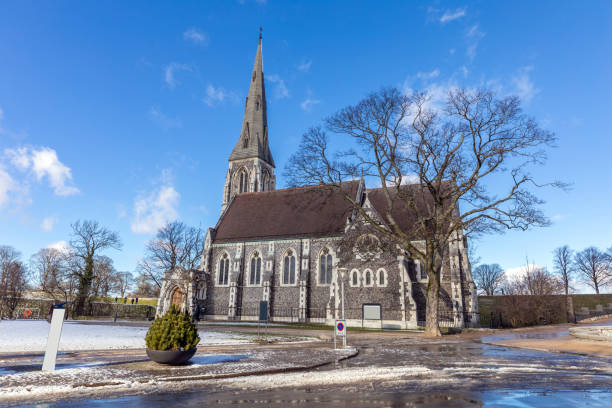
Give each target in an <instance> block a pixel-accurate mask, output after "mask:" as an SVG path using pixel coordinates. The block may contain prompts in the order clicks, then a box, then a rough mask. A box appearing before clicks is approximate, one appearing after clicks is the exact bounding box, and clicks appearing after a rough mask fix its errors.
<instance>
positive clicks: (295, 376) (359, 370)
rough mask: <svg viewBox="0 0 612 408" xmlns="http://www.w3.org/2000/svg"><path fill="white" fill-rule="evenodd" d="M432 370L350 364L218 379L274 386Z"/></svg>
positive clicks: (391, 376)
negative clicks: (308, 370)
mask: <svg viewBox="0 0 612 408" xmlns="http://www.w3.org/2000/svg"><path fill="white" fill-rule="evenodd" d="M430 373H431V370H430V369H429V368H427V367H424V366H412V367H402V366H399V367H352V368H346V369H338V370H332V371H317V372H297V373H284V374H272V375H260V376H250V377H237V378H230V379H224V380H218V383H220V384H222V385H227V386H231V387H250V388H277V387H302V386H316V385H321V384H325V385H331V384H347V383H356V382H361V381H379V380H387V379H395V378H405V377H415V376H422V375H429V374H430Z"/></svg>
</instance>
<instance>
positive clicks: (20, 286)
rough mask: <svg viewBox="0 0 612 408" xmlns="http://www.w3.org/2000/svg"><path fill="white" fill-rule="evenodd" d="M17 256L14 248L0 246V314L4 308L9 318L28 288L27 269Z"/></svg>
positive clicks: (18, 254)
mask: <svg viewBox="0 0 612 408" xmlns="http://www.w3.org/2000/svg"><path fill="white" fill-rule="evenodd" d="M19 258H21V254H20V253H19V251H17V250H16V249H15V248H13V247H10V246H0V314H1V312H2V309H4V308H6V310H7V312H8V317H9V318H11V319H12V318H13V315H14V313H15V309H16V308H17V306H18V305H19V303H20V302H21V299H22V298H23V294H24V292H25V291H26V290H27V288H28V271H27V269H26V267H25V265H24V264H23V263H22V262H21V261H20V259H19Z"/></svg>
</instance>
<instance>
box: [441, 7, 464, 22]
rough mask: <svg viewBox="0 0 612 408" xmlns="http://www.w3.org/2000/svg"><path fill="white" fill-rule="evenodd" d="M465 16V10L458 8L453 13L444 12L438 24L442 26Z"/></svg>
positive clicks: (449, 11)
mask: <svg viewBox="0 0 612 408" xmlns="http://www.w3.org/2000/svg"><path fill="white" fill-rule="evenodd" d="M464 16H465V8H459V9H457V10H455V11H451V10H446V11H445V12H444V14H442V17H440V22H441V23H442V24H445V23H448V22H449V21H453V20H457V19H459V18H461V17H464Z"/></svg>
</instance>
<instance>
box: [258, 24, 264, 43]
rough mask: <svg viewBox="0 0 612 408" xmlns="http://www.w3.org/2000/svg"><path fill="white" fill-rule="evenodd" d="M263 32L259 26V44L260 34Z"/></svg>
mask: <svg viewBox="0 0 612 408" xmlns="http://www.w3.org/2000/svg"><path fill="white" fill-rule="evenodd" d="M262 32H263V28H261V26H259V41H260V42H261V36H262V35H261V34H262Z"/></svg>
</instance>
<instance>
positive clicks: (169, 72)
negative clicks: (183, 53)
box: [164, 62, 191, 89]
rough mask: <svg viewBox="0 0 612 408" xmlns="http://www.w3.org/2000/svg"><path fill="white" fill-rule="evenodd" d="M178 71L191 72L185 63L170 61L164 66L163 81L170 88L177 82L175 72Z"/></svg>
mask: <svg viewBox="0 0 612 408" xmlns="http://www.w3.org/2000/svg"><path fill="white" fill-rule="evenodd" d="M179 71H189V72H191V67H190V66H189V65H186V64H179V63H177V62H171V63H170V64H168V65H167V66H166V67H165V68H164V81H165V82H166V84H167V85H168V87H169V88H170V89H174V88H176V86H177V85H178V84H179V82H178V80H177V79H176V73H177V72H179Z"/></svg>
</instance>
